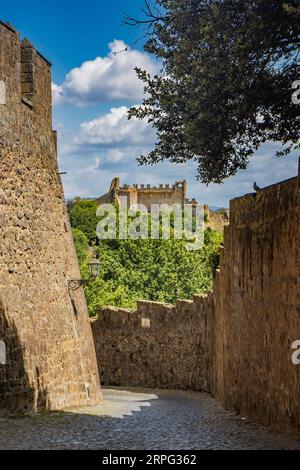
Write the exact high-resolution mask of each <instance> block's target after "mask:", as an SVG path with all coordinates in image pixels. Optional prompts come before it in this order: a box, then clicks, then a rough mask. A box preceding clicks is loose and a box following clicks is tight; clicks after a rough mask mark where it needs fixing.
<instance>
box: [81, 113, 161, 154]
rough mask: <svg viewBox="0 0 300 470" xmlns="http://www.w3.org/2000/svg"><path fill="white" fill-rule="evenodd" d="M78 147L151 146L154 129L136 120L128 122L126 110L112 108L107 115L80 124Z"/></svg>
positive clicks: (144, 122)
mask: <svg viewBox="0 0 300 470" xmlns="http://www.w3.org/2000/svg"><path fill="white" fill-rule="evenodd" d="M80 127H81V132H80V135H79V136H78V137H77V138H76V139H75V143H76V144H78V145H93V146H100V147H101V146H107V145H110V146H118V147H119V146H124V145H132V146H135V145H141V144H142V145H143V146H145V145H153V144H154V136H155V133H154V129H153V128H152V127H151V126H150V125H149V124H148V123H147V122H146V121H141V120H139V119H136V118H132V119H130V120H128V108H127V107H126V106H121V107H120V108H112V109H111V110H110V111H109V112H108V113H107V114H104V115H102V116H100V117H98V118H96V119H93V120H91V121H88V122H84V123H82V124H81V126H80Z"/></svg>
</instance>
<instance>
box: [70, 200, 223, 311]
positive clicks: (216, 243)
mask: <svg viewBox="0 0 300 470" xmlns="http://www.w3.org/2000/svg"><path fill="white" fill-rule="evenodd" d="M96 210H97V203H96V202H95V201H86V200H85V201H79V202H77V203H76V204H75V205H74V206H73V207H72V208H70V220H71V225H72V228H73V235H74V241H75V246H76V250H77V254H78V258H79V263H80V269H81V274H82V277H83V279H88V277H89V274H88V263H89V261H90V260H91V259H92V256H93V253H97V255H98V258H99V260H100V275H99V276H98V277H97V279H96V280H95V281H90V282H88V283H87V285H86V286H85V294H86V298H87V302H88V308H89V313H90V315H91V316H93V315H96V314H97V312H98V311H99V309H100V308H101V307H102V306H104V305H113V306H116V307H125V308H135V307H136V302H137V300H142V299H143V300H152V301H161V302H167V303H175V302H176V300H177V299H179V298H185V299H190V298H192V296H193V294H195V293H206V292H208V291H209V290H210V289H211V287H212V282H213V272H214V270H215V268H216V267H217V265H218V258H219V256H218V255H219V249H220V245H221V244H222V242H223V235H222V233H220V232H217V231H215V230H212V229H210V228H208V229H206V231H205V244H204V248H203V249H201V250H199V251H188V250H187V249H186V241H185V240H174V239H170V240H164V239H159V240H151V239H150V240H131V239H128V240H120V239H118V238H117V239H116V240H101V241H99V240H98V239H97V237H96V227H97V224H98V222H99V218H98V217H97V216H96ZM149 226H150V221H149Z"/></svg>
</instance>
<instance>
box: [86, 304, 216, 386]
mask: <svg viewBox="0 0 300 470" xmlns="http://www.w3.org/2000/svg"><path fill="white" fill-rule="evenodd" d="M209 302H210V304H211V306H212V301H211V300H210V301H209V300H207V298H206V297H201V296H195V299H194V301H193V302H192V301H178V302H177V304H176V306H172V305H167V304H161V303H158V302H144V301H143V302H139V303H138V309H137V311H135V312H132V311H130V310H124V309H117V308H106V309H103V310H102V311H101V313H100V314H99V316H98V318H97V319H95V320H92V330H93V334H94V339H95V346H96V352H97V355H98V359H99V363H100V364H101V365H100V372H101V383H102V384H103V385H115V386H119V385H122V386H143V387H154V388H155V387H159V388H171V389H172V388H175V389H176V388H179V389H192V390H199V391H200V390H210V389H211V385H210V384H211V380H212V377H211V371H212V364H211V354H210V347H209V346H210V344H211V333H212V332H211V331H210V330H209V328H208V327H207V325H212V318H211V316H212V309H207V304H208V303H209ZM204 306H205V309H204Z"/></svg>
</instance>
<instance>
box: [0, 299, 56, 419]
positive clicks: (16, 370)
mask: <svg viewBox="0 0 300 470" xmlns="http://www.w3.org/2000/svg"><path fill="white" fill-rule="evenodd" d="M0 340H1V341H2V346H3V344H4V345H5V350H4V348H3V347H2V353H5V358H4V357H3V354H2V360H1V364H0V416H5V415H14V414H24V415H26V414H32V413H34V412H36V411H38V410H42V409H45V408H47V390H46V389H44V388H43V387H42V385H41V383H40V371H39V369H38V368H36V381H37V386H38V392H36V391H35V388H34V385H33V384H31V383H30V380H29V378H28V375H27V374H26V371H25V358H24V355H25V348H24V346H23V345H22V344H21V340H20V337H19V335H18V332H17V328H16V325H15V323H14V322H13V321H12V320H9V318H8V316H7V313H6V308H5V304H4V302H3V300H2V299H1V298H0ZM3 359H5V360H3Z"/></svg>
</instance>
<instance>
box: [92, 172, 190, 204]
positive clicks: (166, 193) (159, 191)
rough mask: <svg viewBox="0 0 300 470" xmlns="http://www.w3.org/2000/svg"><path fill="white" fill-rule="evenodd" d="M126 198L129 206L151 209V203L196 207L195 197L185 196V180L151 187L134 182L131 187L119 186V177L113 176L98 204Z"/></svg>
mask: <svg viewBox="0 0 300 470" xmlns="http://www.w3.org/2000/svg"><path fill="white" fill-rule="evenodd" d="M121 197H123V198H127V207H128V208H130V207H131V206H134V205H136V204H142V205H144V206H146V207H147V209H148V210H150V209H151V205H152V204H157V205H161V204H168V205H169V206H172V205H174V204H176V205H179V206H181V207H182V208H183V207H184V204H190V205H192V206H193V207H196V206H197V204H198V202H197V201H196V199H192V200H189V199H188V198H187V182H186V180H183V181H176V183H175V184H174V185H172V186H171V185H169V184H160V185H159V187H153V186H151V185H150V184H146V185H145V184H140V185H138V184H134V185H133V186H132V187H131V186H128V185H125V186H123V187H121V185H120V178H114V179H113V180H112V182H111V185H110V189H109V192H108V193H107V194H105V195H104V196H102V197H100V198H99V199H98V203H99V204H103V203H116V204H119V203H120V198H121Z"/></svg>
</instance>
